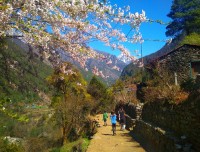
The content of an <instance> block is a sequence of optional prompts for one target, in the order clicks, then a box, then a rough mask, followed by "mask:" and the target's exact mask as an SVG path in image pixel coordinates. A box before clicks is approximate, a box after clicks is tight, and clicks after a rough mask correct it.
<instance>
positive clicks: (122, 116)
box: [118, 108, 126, 130]
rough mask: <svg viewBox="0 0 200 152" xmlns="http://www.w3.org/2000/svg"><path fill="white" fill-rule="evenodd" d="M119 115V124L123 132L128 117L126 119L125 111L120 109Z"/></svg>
mask: <svg viewBox="0 0 200 152" xmlns="http://www.w3.org/2000/svg"><path fill="white" fill-rule="evenodd" d="M118 113H119V122H120V126H121V130H125V127H126V117H125V112H124V109H123V108H120V109H119V112H118Z"/></svg>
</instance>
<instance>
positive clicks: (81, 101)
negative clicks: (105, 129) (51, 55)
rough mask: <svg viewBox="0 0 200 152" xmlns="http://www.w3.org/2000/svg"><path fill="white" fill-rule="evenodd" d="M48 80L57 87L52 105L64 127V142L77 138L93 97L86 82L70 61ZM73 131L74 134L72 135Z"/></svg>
mask: <svg viewBox="0 0 200 152" xmlns="http://www.w3.org/2000/svg"><path fill="white" fill-rule="evenodd" d="M72 69H73V71H72ZM47 80H48V82H49V83H50V84H51V85H52V86H54V88H56V93H55V95H54V98H53V102H52V106H53V107H54V109H55V117H56V122H57V124H58V125H59V126H60V127H61V129H62V142H63V144H64V143H65V142H66V141H67V139H71V140H73V139H76V138H77V135H78V134H79V133H80V131H81V129H82V127H83V126H84V125H83V124H84V120H85V118H86V116H87V114H88V106H89V104H91V102H90V101H91V98H90V95H89V94H87V92H86V89H85V88H86V82H85V81H84V79H83V77H82V76H81V74H80V72H79V71H78V70H77V69H75V68H74V67H73V66H72V65H71V64H70V63H65V64H62V66H61V67H58V68H57V69H56V70H55V72H54V74H53V75H51V76H50V77H48V78H47ZM72 132H73V133H72ZM71 133H72V134H73V135H71V136H70V134H71Z"/></svg>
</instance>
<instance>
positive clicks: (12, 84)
mask: <svg viewBox="0 0 200 152" xmlns="http://www.w3.org/2000/svg"><path fill="white" fill-rule="evenodd" d="M52 72H53V69H52V68H51V67H50V66H48V65H46V64H44V63H43V62H42V61H40V60H39V59H37V58H36V57H34V56H33V55H32V54H29V53H28V50H24V49H23V48H20V47H19V46H18V45H16V43H14V42H13V41H12V39H7V40H4V41H3V43H1V47H0V73H1V75H0V99H10V100H12V101H14V102H18V101H26V102H32V101H36V100H42V99H41V98H40V96H39V94H40V93H41V92H42V93H44V92H47V91H49V89H48V85H47V82H46V81H45V78H46V77H47V76H49V75H50V74H51V73H52Z"/></svg>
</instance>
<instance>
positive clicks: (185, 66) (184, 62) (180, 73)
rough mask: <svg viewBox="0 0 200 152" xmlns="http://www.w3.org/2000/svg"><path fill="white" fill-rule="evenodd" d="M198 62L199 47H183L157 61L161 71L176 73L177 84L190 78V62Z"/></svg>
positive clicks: (199, 55) (199, 57)
mask: <svg viewBox="0 0 200 152" xmlns="http://www.w3.org/2000/svg"><path fill="white" fill-rule="evenodd" d="M198 60H200V46H195V45H183V46H181V47H179V48H177V49H176V50H174V51H172V52H170V53H168V54H167V55H164V56H162V57H160V58H159V59H158V64H159V66H160V67H161V68H162V69H165V70H166V69H167V70H168V71H169V72H170V74H172V75H174V72H176V73H177V78H178V83H181V82H182V81H184V80H186V79H188V78H189V77H190V76H191V61H198Z"/></svg>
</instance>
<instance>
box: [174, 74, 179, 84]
mask: <svg viewBox="0 0 200 152" xmlns="http://www.w3.org/2000/svg"><path fill="white" fill-rule="evenodd" d="M174 78H175V85H176V86H177V85H178V81H177V74H176V72H174Z"/></svg>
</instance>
